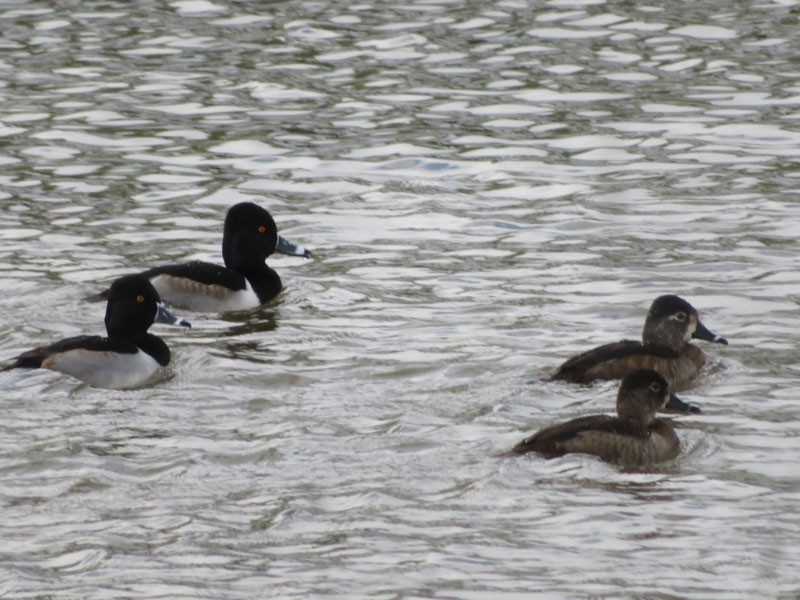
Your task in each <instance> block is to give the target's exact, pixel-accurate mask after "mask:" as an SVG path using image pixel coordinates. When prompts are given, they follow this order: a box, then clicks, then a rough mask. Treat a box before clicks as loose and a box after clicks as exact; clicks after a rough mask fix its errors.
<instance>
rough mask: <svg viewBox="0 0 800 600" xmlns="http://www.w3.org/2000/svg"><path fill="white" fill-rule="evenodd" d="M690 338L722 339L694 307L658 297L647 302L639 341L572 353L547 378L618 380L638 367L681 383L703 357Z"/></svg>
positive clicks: (692, 374) (694, 372)
mask: <svg viewBox="0 0 800 600" xmlns="http://www.w3.org/2000/svg"><path fill="white" fill-rule="evenodd" d="M692 338H696V339H700V340H706V341H709V342H716V343H718V344H727V343H728V340H726V339H725V338H723V337H720V336H718V335H716V334H714V333H711V332H710V331H709V330H708V329H706V326H705V325H703V323H702V322H701V321H700V316H699V315H698V313H697V310H696V309H695V308H694V307H693V306H692V305H691V304H689V303H688V302H687V301H686V300H684V299H683V298H680V297H678V296H659V297H658V298H656V299H655V300H654V301H653V304H652V305H651V306H650V311H649V312H648V313H647V319H646V320H645V323H644V330H643V332H642V341H641V342H637V341H634V340H622V341H621V342H616V343H614V344H606V345H604V346H599V347H598V348H595V349H593V350H589V351H588V352H584V353H583V354H579V355H577V356H573V357H572V358H570V359H569V360H568V361H567V362H565V363H564V364H563V365H561V366H560V367H559V368H558V370H557V371H556V373H555V374H554V375H553V377H552V379H562V380H565V381H572V382H574V383H589V382H591V381H594V380H595V379H622V378H623V377H625V376H626V375H627V374H629V373H632V372H633V371H635V370H637V369H653V370H655V371H658V372H659V373H661V374H662V375H663V376H664V377H666V378H667V380H668V381H669V382H670V385H671V386H672V388H673V389H680V388H682V387H684V386H685V385H686V384H687V383H688V382H689V381H690V380H691V379H693V378H694V377H695V376H696V375H697V373H698V372H699V371H700V369H701V368H702V367H703V365H704V364H705V362H706V357H705V354H703V351H702V350H701V349H700V348H698V347H697V346H694V345H693V344H691V343H690V340H691V339H692Z"/></svg>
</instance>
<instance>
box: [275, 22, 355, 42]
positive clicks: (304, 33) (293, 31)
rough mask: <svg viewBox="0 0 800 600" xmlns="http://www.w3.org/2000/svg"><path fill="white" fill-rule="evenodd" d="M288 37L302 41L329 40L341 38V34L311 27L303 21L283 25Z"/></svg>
mask: <svg viewBox="0 0 800 600" xmlns="http://www.w3.org/2000/svg"><path fill="white" fill-rule="evenodd" d="M284 29H285V30H286V31H287V33H288V34H289V36H290V37H294V38H299V39H303V40H330V39H334V38H338V37H341V34H338V33H336V32H335V31H328V30H327V29H321V28H319V27H312V26H310V25H309V24H308V23H306V22H303V21H295V22H293V23H287V24H286V25H284Z"/></svg>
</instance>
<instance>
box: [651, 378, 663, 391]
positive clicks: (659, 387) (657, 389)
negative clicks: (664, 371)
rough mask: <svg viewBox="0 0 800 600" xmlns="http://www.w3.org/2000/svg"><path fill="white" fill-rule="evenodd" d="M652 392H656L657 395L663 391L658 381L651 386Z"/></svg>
mask: <svg viewBox="0 0 800 600" xmlns="http://www.w3.org/2000/svg"><path fill="white" fill-rule="evenodd" d="M650 391H652V392H656V393H658V392H660V391H661V384H660V383H658V382H657V381H654V382H653V383H651V384H650Z"/></svg>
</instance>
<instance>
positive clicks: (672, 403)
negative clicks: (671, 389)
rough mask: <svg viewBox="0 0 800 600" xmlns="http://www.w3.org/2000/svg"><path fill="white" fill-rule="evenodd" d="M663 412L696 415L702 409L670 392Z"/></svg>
mask: <svg viewBox="0 0 800 600" xmlns="http://www.w3.org/2000/svg"><path fill="white" fill-rule="evenodd" d="M664 412H670V413H680V414H689V415H692V414H694V415H696V414H698V413H701V412H703V411H701V410H700V407H699V406H695V405H694V404H689V403H688V402H684V401H683V400H681V399H680V398H678V397H677V396H676V395H675V394H670V395H669V400H668V401H667V403H666V405H665V406H664Z"/></svg>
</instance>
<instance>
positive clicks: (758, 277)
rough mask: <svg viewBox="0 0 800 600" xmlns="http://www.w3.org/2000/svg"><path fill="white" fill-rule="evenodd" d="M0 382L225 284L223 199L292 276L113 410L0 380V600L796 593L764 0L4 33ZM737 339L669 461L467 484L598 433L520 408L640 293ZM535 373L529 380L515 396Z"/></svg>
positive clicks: (785, 216)
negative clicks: (267, 231) (127, 318)
mask: <svg viewBox="0 0 800 600" xmlns="http://www.w3.org/2000/svg"><path fill="white" fill-rule="evenodd" d="M0 26H2V31H3V35H2V41H0V47H2V49H3V52H0V99H1V100H2V102H1V103H0V140H1V141H2V148H0V166H2V167H3V171H2V173H0V184H2V185H0V309H2V312H3V314H4V315H6V318H5V319H4V321H3V326H2V329H0V334H2V336H1V337H0V340H2V341H0V348H1V349H2V356H11V355H13V354H15V353H17V352H19V351H21V350H23V349H26V348H28V347H31V346H33V345H36V344H40V343H45V342H49V341H52V340H55V339H58V338H60V337H65V336H67V335H76V334H79V333H101V332H102V331H103V326H102V319H103V314H104V310H105V309H104V307H103V306H101V305H95V304H85V303H83V302H81V298H83V297H84V296H86V295H87V294H89V293H92V292H94V291H96V290H97V289H98V288H99V287H101V286H103V285H106V284H107V283H108V282H110V281H111V280H112V279H113V278H114V277H117V276H119V275H121V274H123V273H128V272H131V271H132V270H138V269H141V268H142V267H145V266H149V265H154V264H162V263H167V262H173V261H182V260H190V259H203V260H212V261H216V262H218V261H220V260H221V257H220V242H221V228H222V218H223V215H224V212H225V210H226V208H227V207H228V206H229V205H231V204H233V203H234V202H238V201H242V200H252V201H256V202H258V203H260V204H262V205H263V206H265V207H268V208H269V209H270V210H271V211H272V212H273V214H274V215H275V218H276V221H277V223H278V226H279V228H280V230H281V233H283V234H286V235H287V237H289V238H290V239H293V240H297V241H299V242H302V243H303V244H305V245H307V246H308V247H310V248H312V249H313V251H314V256H313V258H312V259H311V260H308V261H305V260H303V259H298V258H291V257H274V258H271V259H270V264H271V265H272V266H273V267H274V268H275V269H276V270H277V271H278V272H279V273H280V274H281V277H282V278H283V280H284V283H285V285H286V289H285V291H284V292H283V294H282V296H281V298H280V300H279V301H278V302H277V303H276V304H273V305H270V306H267V307H264V308H263V309H260V310H258V311H255V312H253V313H249V314H248V313H244V314H242V313H238V314H232V315H215V314H196V315H193V316H192V315H187V318H190V319H191V320H192V322H193V324H194V328H193V329H192V330H191V331H175V330H171V329H170V330H168V329H167V328H163V329H161V328H159V329H158V334H159V335H161V336H163V337H164V338H165V339H166V340H167V342H168V344H169V345H170V347H171V348H172V349H173V363H172V365H171V367H170V369H169V370H168V371H167V372H166V373H165V376H164V379H163V380H161V381H159V382H158V384H157V385H155V386H152V387H148V388H145V389H140V390H135V391H128V392H119V391H106V390H96V389H92V388H88V387H86V386H83V385H80V384H77V383H76V382H75V381H74V380H70V379H69V378H65V377H62V376H59V375H57V374H54V373H49V372H35V373H31V372H14V373H5V374H3V376H2V378H0V386H2V389H3V394H4V405H3V406H4V411H5V414H4V418H3V420H2V425H0V427H2V433H3V435H1V436H0V473H1V474H2V475H1V476H2V478H3V483H4V485H3V489H4V492H3V494H2V496H1V497H0V500H1V501H0V507H2V508H0V510H2V516H3V519H2V525H0V528H2V529H1V530H0V537H2V539H3V548H2V549H0V558H1V559H2V560H0V574H2V576H0V596H3V597H6V596H8V597H31V596H40V595H59V596H64V597H82V598H83V597H101V596H102V597H109V596H114V597H148V598H150V597H153V596H155V595H162V596H168V597H187V598H196V597H198V596H202V597H214V598H218V597H227V598H232V597H236V598H253V597H259V596H263V593H264V592H263V590H264V589H269V590H270V594H271V595H274V596H275V597H281V598H307V597H353V596H375V597H433V596H436V597H454V598H455V597H458V598H467V597H470V598H503V597H509V598H510V597H518V596H520V595H526V596H527V595H529V594H530V593H531V591H536V592H537V593H543V592H545V591H547V592H549V594H550V595H552V596H553V597H565V596H576V595H580V596H585V595H598V596H602V595H614V594H618V593H619V590H620V589H625V590H626V593H627V594H628V595H631V596H642V597H644V596H647V597H650V596H665V597H667V596H680V597H693V598H694V597H697V598H699V597H708V598H720V597H725V598H737V597H742V598H752V597H754V596H759V597H761V596H770V597H777V596H784V597H793V596H794V595H796V594H797V593H798V590H800V579H799V578H798V576H797V574H796V572H797V568H796V567H797V559H796V558H795V556H794V555H795V554H796V552H795V551H794V549H795V548H796V547H797V545H798V543H800V526H798V521H797V519H796V518H795V516H794V515H795V506H796V504H797V501H798V493H799V492H798V490H800V485H798V484H799V483H800V482H799V481H798V477H797V473H796V468H795V466H796V462H797V460H796V457H797V453H798V449H800V448H798V442H797V440H798V439H800V438H799V436H798V426H797V423H798V417H799V416H800V415H799V414H798V411H799V409H798V408H797V407H798V403H797V399H796V398H795V395H796V394H795V392H794V389H795V385H794V383H795V378H796V375H797V367H796V366H795V363H796V362H797V351H796V349H797V339H796V337H795V335H794V334H793V332H794V330H795V329H796V327H795V325H796V322H797V314H798V300H800V281H799V280H798V277H797V276H796V270H797V269H796V256H797V251H798V249H797V241H796V240H797V238H798V231H799V230H798V226H797V224H796V223H797V210H796V202H795V201H794V198H793V195H792V192H793V190H794V187H795V185H794V183H795V180H796V178H797V176H796V172H795V169H794V162H795V159H796V157H797V156H798V155H800V134H798V131H797V127H796V122H797V119H798V114H800V113H798V106H800V88H798V85H797V82H796V79H797V78H796V68H795V67H794V58H795V56H796V54H797V42H796V38H797V36H796V31H797V26H798V14H797V11H796V8H795V7H793V6H792V5H791V4H790V3H789V4H787V3H777V2H776V3H764V4H759V5H753V4H746V5H736V6H732V5H730V3H723V2H719V1H717V2H714V1H711V2H704V3H694V4H686V3H674V4H665V5H664V6H656V5H652V6H650V5H633V4H631V3H626V2H619V1H608V2H583V1H580V0H577V1H575V2H561V1H556V2H547V3H542V2H533V3H531V2H518V1H516V0H501V1H496V2H490V3H473V4H468V5H464V4H461V3H451V2H444V1H442V2H439V1H434V2H428V1H425V2H412V3H410V4H404V5H402V6H401V5H397V6H395V5H392V6H389V5H387V4H385V3H375V2H373V3H359V4H352V3H341V2H324V1H323V2H314V3H309V2H271V3H260V4H259V3H240V2H233V1H230V0H214V1H205V0H187V1H171V2H166V3H133V5H132V4H131V3H124V2H106V3H102V4H86V3H82V4H75V5H71V4H63V3H54V2H44V1H42V2H37V1H34V2H24V3H10V4H9V3H7V4H6V5H4V6H3V7H0ZM663 293H679V294H681V295H683V296H685V297H686V298H687V299H689V300H690V301H691V302H692V303H693V304H694V305H695V306H696V307H697V308H698V309H699V310H700V311H701V312H702V314H703V315H704V318H706V320H707V321H708V322H709V323H714V328H715V331H717V330H718V331H719V333H720V334H721V335H724V336H725V337H727V338H728V339H729V340H730V342H731V345H730V346H728V347H725V348H721V347H713V348H711V347H709V348H707V351H708V354H709V355H710V356H711V357H712V358H713V360H714V364H713V365H712V368H710V369H708V371H707V372H706V373H705V374H704V375H703V377H702V378H701V379H700V380H699V381H698V382H697V385H696V386H695V387H694V388H693V389H691V390H689V391H687V392H686V393H685V394H684V395H685V396H686V399H687V400H688V401H691V402H692V403H696V404H700V405H702V407H703V410H704V414H703V415H701V416H692V417H681V418H680V419H678V424H679V426H680V429H679V435H680V437H681V441H682V444H683V453H682V456H681V458H680V459H679V460H677V461H675V462H674V463H671V464H666V465H659V466H657V467H655V468H653V469H647V470H632V471H627V470H620V469H617V468H614V467H612V466H608V465H605V464H602V463H599V462H597V461H594V460H592V459H589V458H581V457H574V456H573V457H567V458H562V459H557V460H553V461H544V460H541V459H538V458H536V457H525V458H522V459H517V460H498V459H496V458H493V456H494V455H495V454H496V453H497V452H500V451H503V450H506V449H508V448H510V447H511V445H512V444H514V443H515V442H516V441H518V440H519V439H520V438H521V437H522V435H524V433H525V432H529V431H532V430H535V429H537V428H539V427H542V426H544V425H547V424H550V423H552V422H555V421H559V420H564V419H567V418H571V417H574V416H577V415H579V414H590V413H596V412H602V411H607V410H609V409H610V408H611V405H612V401H613V397H614V393H615V386H614V384H612V383H601V384H598V385H595V386H592V387H580V386H569V385H566V384H562V383H554V382H547V381H545V378H546V376H547V375H548V374H550V373H551V372H552V370H553V369H554V368H555V367H556V366H557V365H558V364H560V363H561V362H562V361H563V360H564V359H565V358H566V357H568V356H570V355H572V354H574V353H575V352H577V351H580V350H582V349H585V348H588V347H590V346H592V345H596V344H601V343H605V342H609V341H614V340H617V339H620V338H621V337H636V336H638V332H639V331H640V329H641V324H642V320H643V318H644V314H645V313H646V310H647V307H648V306H649V304H650V302H651V301H652V300H653V298H655V297H656V296H658V295H660V294H663ZM529 381H532V382H533V383H531V384H528V382H529Z"/></svg>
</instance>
